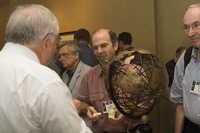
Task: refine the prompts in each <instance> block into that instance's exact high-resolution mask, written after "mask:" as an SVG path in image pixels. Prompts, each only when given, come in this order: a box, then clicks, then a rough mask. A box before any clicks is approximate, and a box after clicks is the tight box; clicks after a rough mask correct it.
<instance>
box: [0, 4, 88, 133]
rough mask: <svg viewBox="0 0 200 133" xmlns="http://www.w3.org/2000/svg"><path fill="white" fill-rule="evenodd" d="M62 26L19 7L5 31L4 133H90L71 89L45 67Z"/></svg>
mask: <svg viewBox="0 0 200 133" xmlns="http://www.w3.org/2000/svg"><path fill="white" fill-rule="evenodd" d="M58 32H59V25H58V21H57V19H56V17H55V16H54V15H53V13H52V12H51V11H50V10H49V9H47V8H45V7H44V6H41V5H36V4H33V5H23V6H18V7H17V8H16V10H15V11H14V12H13V13H12V15H11V16H10V18H9V21H8V23H7V27H6V44H5V46H4V47H3V49H2V51H1V52H0V75H1V76H0V80H1V82H0V132H1V133H69V132H73V133H83V132H84V133H90V132H91V130H90V129H89V128H88V127H87V126H86V125H85V122H84V121H83V120H82V119H81V118H80V117H79V115H78V113H77V111H76V108H75V106H74V104H73V102H72V97H71V94H70V92H69V90H68V89H67V86H66V85H65V84H64V83H63V82H62V80H61V79H60V77H59V76H58V75H57V74H56V73H55V72H54V71H53V70H51V69H50V68H48V67H47V65H48V64H49V62H50V61H51V60H52V58H53V56H54V54H55V51H56V47H57V41H58V39H59V38H58Z"/></svg>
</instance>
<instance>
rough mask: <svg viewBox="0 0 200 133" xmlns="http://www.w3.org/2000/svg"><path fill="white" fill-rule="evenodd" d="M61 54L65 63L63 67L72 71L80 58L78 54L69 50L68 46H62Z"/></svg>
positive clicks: (61, 59) (61, 58)
mask: <svg viewBox="0 0 200 133" xmlns="http://www.w3.org/2000/svg"><path fill="white" fill-rule="evenodd" d="M59 56H60V61H61V62H62V64H63V67H64V68H66V69H67V70H70V71H72V69H73V68H74V65H75V63H76V62H77V60H78V59H79V56H78V54H73V53H72V52H71V51H70V50H69V48H68V46H63V47H62V48H60V50H59Z"/></svg>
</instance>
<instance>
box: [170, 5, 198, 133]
mask: <svg viewBox="0 0 200 133" xmlns="http://www.w3.org/2000/svg"><path fill="white" fill-rule="evenodd" d="M183 22H184V30H185V34H186V36H187V37H188V39H189V40H190V42H191V43H192V45H193V50H192V54H191V60H190V62H189V64H188V65H187V67H186V68H185V70H184V56H185V53H183V54H182V56H181V57H180V59H179V61H178V63H177V64H176V67H175V73H174V81H173V83H172V88H171V98H173V99H175V100H176V101H177V102H178V104H177V106H176V118H175V119H176V120H175V133H182V132H183V133H199V132H200V91H199V90H200V67H199V66H200V65H199V64H200V4H194V5H191V6H189V7H188V9H187V11H186V13H185V15H184V18H183Z"/></svg>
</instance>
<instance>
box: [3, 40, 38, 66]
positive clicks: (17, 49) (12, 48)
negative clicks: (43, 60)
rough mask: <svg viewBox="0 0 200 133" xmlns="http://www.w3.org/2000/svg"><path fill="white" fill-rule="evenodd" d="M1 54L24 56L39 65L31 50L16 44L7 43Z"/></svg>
mask: <svg viewBox="0 0 200 133" xmlns="http://www.w3.org/2000/svg"><path fill="white" fill-rule="evenodd" d="M1 52H7V53H10V54H17V55H21V56H25V57H27V58H29V59H31V60H33V61H35V62H38V63H40V61H39V59H38V57H37V55H36V54H35V53H34V52H33V51H32V50H31V49H29V48H28V47H26V46H24V45H21V44H18V43H13V42H7V43H6V44H5V46H4V47H3V49H2V51H1Z"/></svg>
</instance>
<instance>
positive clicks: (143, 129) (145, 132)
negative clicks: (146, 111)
mask: <svg viewBox="0 0 200 133" xmlns="http://www.w3.org/2000/svg"><path fill="white" fill-rule="evenodd" d="M149 122H150V119H149V116H148V115H143V116H142V118H141V121H140V126H139V127H138V131H137V133H152V130H153V128H152V127H151V125H150V124H149Z"/></svg>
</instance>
